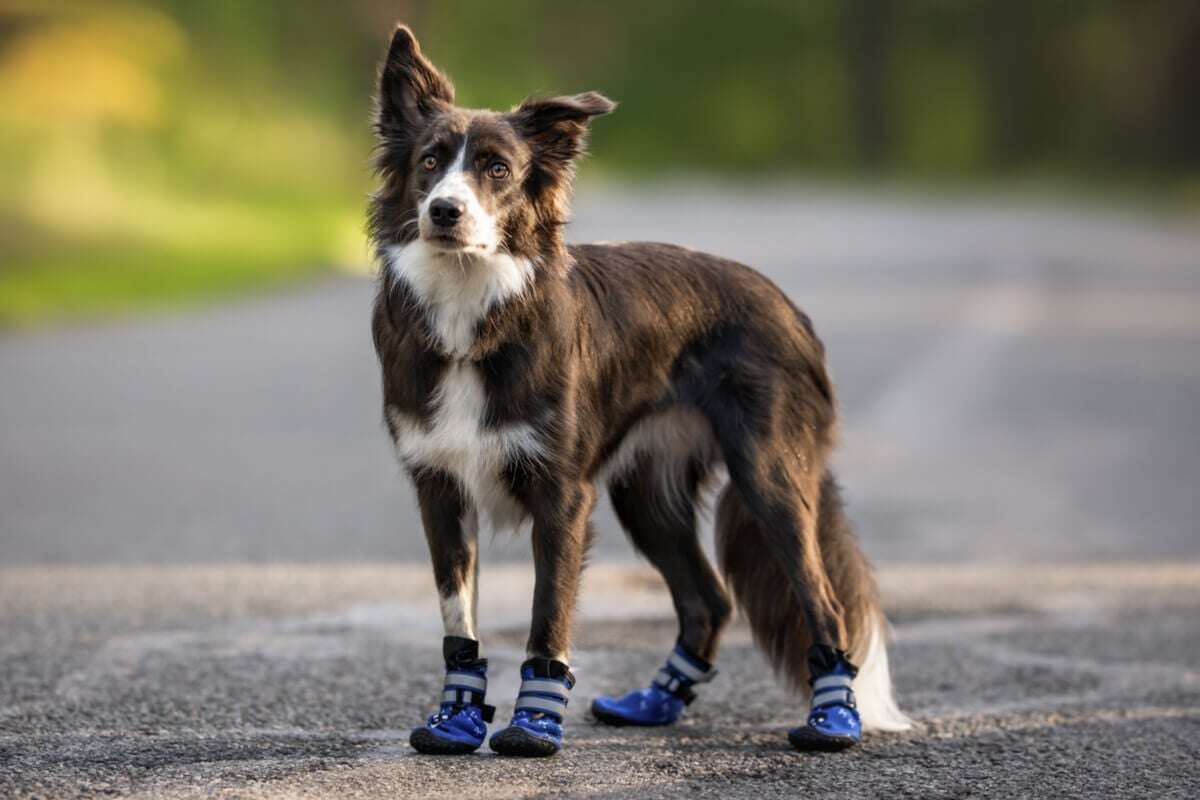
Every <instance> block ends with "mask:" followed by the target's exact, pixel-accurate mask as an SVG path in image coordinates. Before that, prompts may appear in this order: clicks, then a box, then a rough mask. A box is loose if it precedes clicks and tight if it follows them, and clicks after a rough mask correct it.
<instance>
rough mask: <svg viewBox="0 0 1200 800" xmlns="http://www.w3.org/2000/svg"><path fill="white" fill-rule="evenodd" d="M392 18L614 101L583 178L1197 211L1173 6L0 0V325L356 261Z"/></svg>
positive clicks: (275, 280)
mask: <svg viewBox="0 0 1200 800" xmlns="http://www.w3.org/2000/svg"><path fill="white" fill-rule="evenodd" d="M398 18H401V19H404V20H405V21H407V22H409V23H410V24H412V25H413V26H414V27H415V28H416V29H417V30H418V33H419V35H420V36H421V38H422V41H423V43H424V45H425V47H426V48H427V49H428V50H429V51H430V52H431V54H433V55H434V57H435V58H436V59H437V61H438V63H440V64H443V65H444V66H445V67H446V68H447V69H448V70H449V71H450V73H451V74H452V76H453V77H454V78H455V79H456V81H457V83H458V85H459V90H460V96H459V100H460V102H461V103H463V104H465V105H476V106H484V105H486V106H494V107H507V106H510V105H512V104H513V103H515V102H517V101H519V100H520V99H521V97H522V96H523V95H524V94H526V93H527V92H543V93H544V92H552V91H568V92H569V91H580V90H584V89H590V88H597V89H601V90H603V91H605V92H606V93H608V94H610V95H611V96H613V97H615V98H617V99H618V100H619V101H620V102H621V110H620V115H619V118H617V117H614V119H613V120H612V121H611V122H608V123H606V124H604V125H600V126H598V127H597V130H596V134H595V148H594V149H595V150H596V151H597V153H598V157H597V159H596V160H595V161H594V162H592V163H590V164H589V166H588V168H587V175H588V176H589V177H593V178H594V177H597V176H615V177H617V178H620V179H622V180H640V181H653V180H657V179H660V178H662V177H663V176H666V175H688V174H695V173H697V172H704V173H708V174H712V173H716V174H720V175H724V176H727V177H731V178H733V179H736V180H753V179H761V178H769V179H771V180H773V181H781V180H790V179H795V178H813V177H815V178H818V179H821V180H827V181H839V182H841V181H858V182H865V183H867V184H868V185H870V184H873V183H874V182H877V181H884V182H886V183H888V184H889V185H895V184H899V185H906V184H919V185H924V186H929V185H933V186H938V185H954V186H961V185H964V184H965V185H975V184H977V183H979V182H983V181H993V180H995V179H998V178H999V179H1003V180H1005V181H1010V182H1011V181H1029V182H1031V183H1032V184H1034V185H1038V184H1051V185H1055V186H1063V185H1065V186H1074V187H1081V188H1080V191H1082V192H1084V193H1092V192H1094V191H1095V187H1097V186H1100V187H1102V191H1108V190H1110V189H1111V188H1113V187H1116V188H1117V189H1118V190H1119V191H1122V192H1125V191H1128V189H1129V187H1133V189H1134V194H1133V195H1132V196H1134V197H1137V198H1139V201H1140V198H1142V197H1145V196H1150V197H1152V198H1167V200H1168V201H1170V202H1182V203H1184V204H1191V205H1200V188H1197V187H1200V181H1197V179H1196V176H1197V175H1200V104H1197V103H1196V102H1195V97H1194V91H1195V86H1196V85H1197V84H1198V83H1200V5H1197V4H1195V3H1194V2H1191V0H1163V2H1159V3H1155V4H1152V5H1143V4H1130V3H1127V2H1122V1H1121V0H1073V1H1072V2H1066V3H1041V2H1038V0H971V1H970V2H962V3H951V2H944V0H912V2H900V0H846V1H845V2H841V0H817V1H816V2H806V3H795V2H782V1H780V0H750V2H746V3H736V4H730V3H716V2H713V3H695V2H690V1H689V0H660V1H659V2H655V3H651V4H646V3H642V2H633V0H614V2H612V3H604V4H567V5H566V6H564V5H563V4H561V3H550V2H545V0H514V1H513V2H511V3H509V4H508V7H507V8H506V9H498V8H497V7H496V3H495V2H494V0H456V2H454V3H434V2H420V1H418V0H412V1H411V2H406V3H395V2H386V1H385V0H347V1H346V2H343V3H327V2H320V1H318V0H290V2H282V1H280V2H274V1H272V2H267V1H266V0H264V1H263V2H253V3H250V2H242V1H241V0H206V2H204V3H196V2H191V1H190V0H108V1H106V2H104V3H95V2H82V1H81V0H59V2H55V3H45V2H39V1H38V0H0V326H13V325H23V324H29V323H36V322H42V321H47V320H63V319H74V318H78V317H81V316H83V317H93V316H105V315H111V314H116V313H123V312H125V311H127V310H129V309H133V308H146V307H166V306H176V305H178V304H180V303H186V302H192V301H196V300H211V299H213V298H219V297H224V296H230V295H234V294H238V293H242V292H245V291H248V290H255V289H261V288H264V287H269V286H274V285H278V284H280V283H282V282H286V281H291V280H295V279H297V278H301V277H304V276H308V275H313V274H318V273H320V272H324V271H328V270H331V269H335V268H338V267H345V268H357V269H364V268H365V267H364V266H363V265H365V264H367V263H368V253H367V248H366V245H365V243H364V241H363V237H362V223H361V210H362V206H363V199H364V195H365V194H366V192H367V191H369V187H370V176H369V171H368V166H367V161H368V153H369V149H370V146H371V141H370V135H369V130H368V127H367V120H368V117H369V103H368V98H369V97H370V93H371V89H372V83H373V78H374V68H375V63H376V61H377V59H378V58H379V57H380V55H381V53H382V49H383V47H384V43H385V41H386V38H387V36H388V33H389V31H390V26H391V24H392V23H393V22H394V21H395V20H396V19H398Z"/></svg>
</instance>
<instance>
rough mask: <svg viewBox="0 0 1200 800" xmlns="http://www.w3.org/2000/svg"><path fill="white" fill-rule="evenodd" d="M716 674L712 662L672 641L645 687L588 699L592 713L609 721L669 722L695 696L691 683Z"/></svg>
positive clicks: (610, 723) (604, 720) (706, 679)
mask: <svg viewBox="0 0 1200 800" xmlns="http://www.w3.org/2000/svg"><path fill="white" fill-rule="evenodd" d="M716 674H717V671H716V670H715V669H713V666H712V664H709V663H708V662H707V661H705V660H704V659H702V658H700V657H699V656H695V655H692V654H691V653H689V652H688V651H687V650H686V649H684V647H683V645H682V644H676V645H675V649H674V650H672V651H671V655H669V656H668V657H667V663H666V664H664V665H663V668H662V669H660V670H659V671H658V674H657V675H655V676H654V681H653V682H652V683H651V684H650V685H649V686H648V687H647V688H645V689H634V690H633V691H632V692H629V693H628V694H626V695H625V696H624V697H597V698H596V699H595V700H593V701H592V714H593V716H595V717H596V719H598V720H600V721H601V722H604V723H607V724H609V725H643V726H653V725H670V724H671V723H672V722H674V721H675V720H677V719H679V716H680V715H681V714H682V713H683V709H684V707H685V706H687V705H689V704H690V703H691V702H692V701H693V700H695V699H696V693H695V692H694V691H693V690H692V687H693V686H695V685H696V684H697V683H707V682H708V681H711V680H712V679H713V677H714V676H716Z"/></svg>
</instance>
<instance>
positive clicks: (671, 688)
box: [654, 669, 683, 692]
mask: <svg viewBox="0 0 1200 800" xmlns="http://www.w3.org/2000/svg"><path fill="white" fill-rule="evenodd" d="M654 685H655V686H657V687H658V688H660V689H662V690H663V691H667V692H675V691H678V689H679V687H680V686H682V685H683V681H681V680H680V679H679V678H677V677H675V676H674V675H672V674H671V673H669V672H667V671H666V670H665V669H660V670H659V671H658V672H657V673H655V675H654Z"/></svg>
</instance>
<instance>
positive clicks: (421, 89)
mask: <svg viewBox="0 0 1200 800" xmlns="http://www.w3.org/2000/svg"><path fill="white" fill-rule="evenodd" d="M452 105H454V86H453V84H451V83H450V81H449V79H447V78H446V76H445V75H443V74H442V73H440V72H438V70H437V68H436V67H435V66H433V64H431V63H430V62H429V59H427V58H425V56H424V55H422V53H421V46H420V45H419V44H417V37H415V36H413V33H412V31H410V30H409V29H408V28H407V27H406V26H404V25H400V26H398V27H397V28H396V32H395V33H394V34H393V35H392V44H391V47H389V48H388V54H387V61H385V62H384V64H383V70H382V71H381V72H380V75H379V125H380V128H381V129H382V130H386V129H388V128H403V127H408V126H414V125H418V124H420V123H421V122H423V121H424V120H425V119H426V118H428V117H429V116H430V115H431V114H433V113H435V112H436V111H438V110H440V109H443V108H446V107H448V106H452Z"/></svg>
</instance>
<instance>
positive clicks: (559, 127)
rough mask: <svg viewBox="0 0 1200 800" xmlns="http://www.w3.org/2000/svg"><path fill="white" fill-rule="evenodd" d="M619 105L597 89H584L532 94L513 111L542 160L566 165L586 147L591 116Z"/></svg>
mask: <svg viewBox="0 0 1200 800" xmlns="http://www.w3.org/2000/svg"><path fill="white" fill-rule="evenodd" d="M616 107H617V104H616V103H614V102H613V101H612V100H609V99H608V98H607V97H605V96H604V95H602V94H600V93H598V92H584V93H583V94H577V95H574V96H572V97H548V98H536V99H535V98H531V99H529V100H526V101H525V102H524V103H522V104H521V105H520V106H519V107H518V108H517V109H516V110H515V111H513V112H512V118H513V124H514V125H515V126H516V128H517V130H519V131H520V132H521V133H522V134H523V135H524V136H525V137H526V138H527V139H528V140H529V141H530V143H531V144H532V145H533V149H534V154H535V156H536V157H537V158H538V159H539V160H541V161H543V163H546V164H548V165H557V166H566V165H567V164H570V163H571V161H572V160H573V159H574V158H575V157H576V156H578V155H579V154H581V153H582V152H583V151H584V149H585V146H586V138H587V128H588V122H589V121H590V120H591V118H592V117H597V116H600V115H601V114H608V113H609V112H611V111H612V110H613V109H615V108H616Z"/></svg>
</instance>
